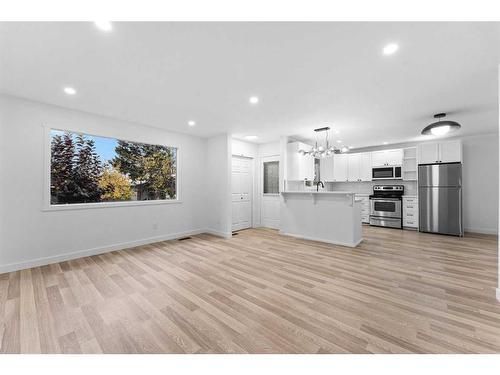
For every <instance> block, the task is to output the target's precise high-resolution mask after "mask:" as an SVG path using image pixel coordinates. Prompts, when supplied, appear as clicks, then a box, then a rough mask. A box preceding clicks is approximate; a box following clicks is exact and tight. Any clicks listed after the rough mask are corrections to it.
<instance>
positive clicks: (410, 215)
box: [403, 196, 418, 229]
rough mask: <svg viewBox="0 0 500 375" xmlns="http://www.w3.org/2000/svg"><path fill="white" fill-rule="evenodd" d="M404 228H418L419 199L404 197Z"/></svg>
mask: <svg viewBox="0 0 500 375" xmlns="http://www.w3.org/2000/svg"><path fill="white" fill-rule="evenodd" d="M403 227H405V228H414V229H417V228H418V198H417V197H407V196H403Z"/></svg>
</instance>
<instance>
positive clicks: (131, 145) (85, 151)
mask: <svg viewBox="0 0 500 375" xmlns="http://www.w3.org/2000/svg"><path fill="white" fill-rule="evenodd" d="M50 138H51V139H50V143H51V155H50V156H51V158H50V203H51V204H74V203H100V202H118V201H144V200H162V199H177V149H176V148H174V147H167V146H162V145H151V144H145V143H137V142H129V141H122V140H119V139H114V138H105V137H97V136H93V135H88V134H80V133H74V132H68V131H60V130H51V132H50Z"/></svg>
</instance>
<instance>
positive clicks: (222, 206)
mask: <svg viewBox="0 0 500 375" xmlns="http://www.w3.org/2000/svg"><path fill="white" fill-rule="evenodd" d="M231 149H232V147H231V137H230V136H229V135H228V134H221V135H218V136H215V137H212V138H209V139H208V140H207V147H206V152H205V157H206V173H205V176H206V177H205V179H204V180H203V179H199V180H198V181H197V184H198V186H199V187H201V188H202V189H204V190H205V197H206V198H205V199H206V210H207V228H208V230H209V232H211V233H213V234H216V235H218V236H222V237H231V233H232V232H231V152H232V151H231ZM200 154H201V153H200ZM201 176H203V175H201Z"/></svg>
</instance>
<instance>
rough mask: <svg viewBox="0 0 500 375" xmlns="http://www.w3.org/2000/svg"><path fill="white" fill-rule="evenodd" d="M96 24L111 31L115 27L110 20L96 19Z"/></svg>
mask: <svg viewBox="0 0 500 375" xmlns="http://www.w3.org/2000/svg"><path fill="white" fill-rule="evenodd" d="M94 25H95V26H96V27H97V28H98V29H99V30H102V31H106V32H108V31H111V30H112V29H113V25H112V24H111V22H109V21H95V22H94Z"/></svg>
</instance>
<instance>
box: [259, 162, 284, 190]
mask: <svg viewBox="0 0 500 375" xmlns="http://www.w3.org/2000/svg"><path fill="white" fill-rule="evenodd" d="M275 161H277V162H278V168H279V165H280V157H279V155H270V156H263V157H261V167H260V174H261V176H262V178H261V181H260V189H259V190H260V191H261V194H262V196H265V197H276V196H279V195H280V193H281V189H280V181H279V172H278V192H277V193H264V163H269V162H275Z"/></svg>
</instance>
